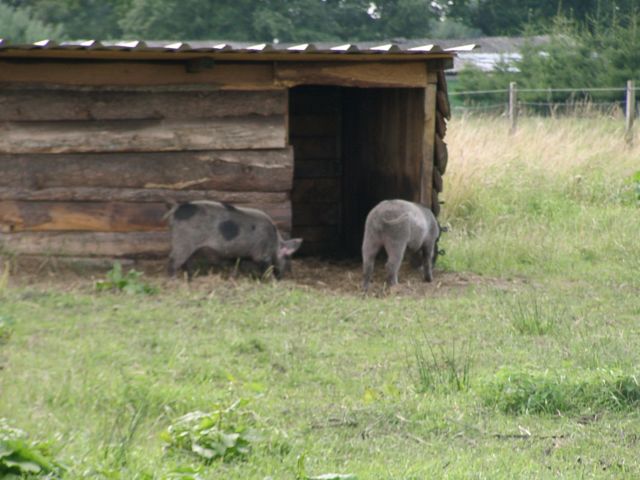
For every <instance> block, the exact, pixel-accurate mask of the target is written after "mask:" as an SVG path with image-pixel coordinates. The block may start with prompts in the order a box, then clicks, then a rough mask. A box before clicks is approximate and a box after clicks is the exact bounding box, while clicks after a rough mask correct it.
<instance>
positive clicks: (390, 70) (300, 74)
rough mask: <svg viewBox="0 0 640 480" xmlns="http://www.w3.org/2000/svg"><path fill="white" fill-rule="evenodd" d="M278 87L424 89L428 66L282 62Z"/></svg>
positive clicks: (276, 71) (278, 71)
mask: <svg viewBox="0 0 640 480" xmlns="http://www.w3.org/2000/svg"><path fill="white" fill-rule="evenodd" d="M275 77H276V82H277V84H279V85H283V86H287V87H292V86H295V85H304V84H311V85H340V86H349V87H424V86H425V85H426V84H427V70H426V68H425V62H392V63H391V62H388V63H385V62H367V63H359V62H340V63H336V62H308V63H303V62H286V63H284V62H281V63H276V64H275Z"/></svg>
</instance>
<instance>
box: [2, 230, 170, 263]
mask: <svg viewBox="0 0 640 480" xmlns="http://www.w3.org/2000/svg"><path fill="white" fill-rule="evenodd" d="M0 249H2V250H4V251H8V252H11V253H15V254H24V255H62V256H74V257H101V256H104V257H131V258H138V257H142V258H162V257H166V256H167V255H168V253H169V250H170V249H171V240H170V236H169V232H135V233H112V232H109V233H103V232H23V233H0Z"/></svg>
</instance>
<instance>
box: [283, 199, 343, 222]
mask: <svg viewBox="0 0 640 480" xmlns="http://www.w3.org/2000/svg"><path fill="white" fill-rule="evenodd" d="M292 220H293V225H296V226H297V227H302V226H304V227H308V226H319V225H339V224H340V204H338V203H294V204H293V217H292Z"/></svg>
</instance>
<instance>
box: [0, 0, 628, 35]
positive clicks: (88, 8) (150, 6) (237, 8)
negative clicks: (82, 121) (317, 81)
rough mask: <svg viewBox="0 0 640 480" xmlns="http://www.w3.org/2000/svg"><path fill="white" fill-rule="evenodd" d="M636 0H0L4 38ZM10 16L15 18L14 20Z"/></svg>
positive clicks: (209, 31) (480, 13)
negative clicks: (177, 0) (106, 0)
mask: <svg viewBox="0 0 640 480" xmlns="http://www.w3.org/2000/svg"><path fill="white" fill-rule="evenodd" d="M637 4H638V1H637V0H615V1H603V0H522V1H520V0H454V1H444V0H438V1H431V0H376V1H371V0H255V1H254V0H183V1H180V2H175V1H170V0H111V1H108V2H105V1H101V0H0V38H9V39H11V40H12V41H14V42H20V41H33V40H40V39H43V38H46V37H52V38H55V39H99V40H105V39H127V38H136V39H137V38H143V39H146V40H203V39H207V40H212V39H224V40H236V41H242V40H245V41H273V40H274V39H278V40H280V41H323V40H327V41H342V40H344V41H356V40H376V39H389V38H399V37H401V38H425V37H432V38H439V37H458V38H459V37H465V36H478V35H517V34H521V33H522V32H524V31H525V30H526V29H530V30H532V31H535V32H544V31H545V30H546V29H547V25H548V24H549V23H550V20H551V19H553V18H554V17H556V16H558V15H562V16H566V17H567V18H572V19H575V20H576V21H577V22H585V21H587V20H589V19H593V18H597V19H598V20H599V21H601V22H603V23H611V22H615V21H616V19H618V18H625V17H627V16H628V15H629V14H630V13H631V12H633V11H635V9H636V8H637V7H638V5H637ZM15 25H20V26H21V27H20V28H19V29H16V28H15Z"/></svg>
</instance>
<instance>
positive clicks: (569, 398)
mask: <svg viewBox="0 0 640 480" xmlns="http://www.w3.org/2000/svg"><path fill="white" fill-rule="evenodd" d="M575 376H576V374H574V377H575ZM481 396H482V398H483V399H484V402H485V404H486V405H488V406H493V407H496V408H498V410H500V411H502V412H505V413H509V414H513V415H522V414H557V413H563V414H564V413H575V412H580V411H584V410H611V411H619V410H628V409H631V408H635V407H638V406H639V405H640V384H639V383H638V378H637V376H636V375H629V374H622V373H620V372H611V371H602V370H598V371H596V372H588V373H587V374H583V375H582V378H571V377H569V376H568V375H565V374H561V373H551V372H548V371H547V372H542V373H540V372H535V373H531V372H525V371H512V370H508V369H505V370H502V371H500V372H499V373H498V374H497V375H496V379H495V380H494V381H493V382H490V383H489V384H488V385H486V386H485V387H484V388H483V389H482V392H481Z"/></svg>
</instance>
